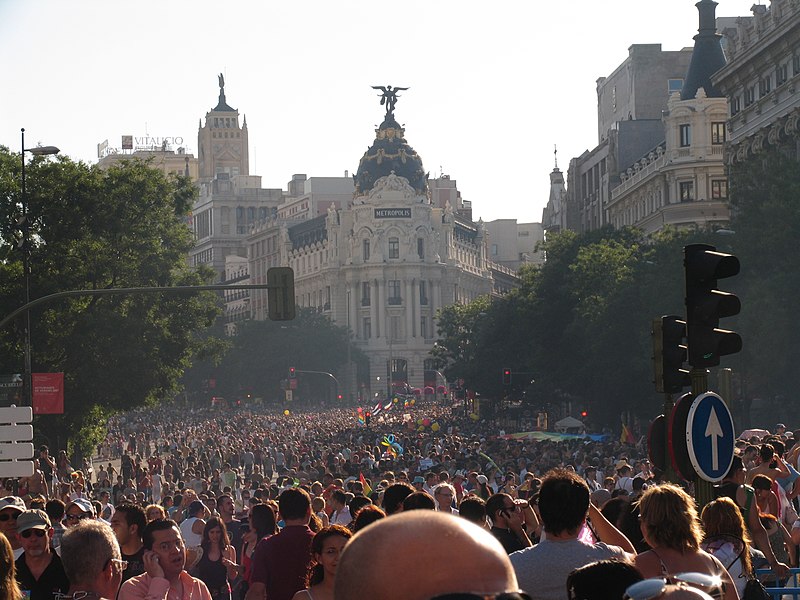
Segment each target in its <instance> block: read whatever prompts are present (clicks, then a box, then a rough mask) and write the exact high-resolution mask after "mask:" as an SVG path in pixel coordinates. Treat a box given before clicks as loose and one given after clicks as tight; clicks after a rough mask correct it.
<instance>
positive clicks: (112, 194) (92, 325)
mask: <svg viewBox="0 0 800 600" xmlns="http://www.w3.org/2000/svg"><path fill="white" fill-rule="evenodd" d="M26 172H27V186H26V188H27V196H28V204H29V213H30V215H31V217H32V221H31V233H32V235H31V239H32V245H31V250H30V253H31V254H30V256H31V258H30V262H31V298H34V299H35V298H39V297H42V296H46V295H49V294H52V293H55V292H58V291H64V290H80V289H100V288H122V287H144V286H159V287H171V286H178V285H199V284H202V283H207V282H208V281H210V277H211V271H210V270H208V269H204V268H199V269H194V268H189V267H188V266H187V262H186V255H187V253H188V251H189V250H190V249H191V247H192V244H193V241H192V237H191V233H190V231H189V229H188V227H187V226H186V219H187V216H188V212H189V209H190V207H191V203H192V200H193V198H194V197H195V194H196V189H195V187H194V186H193V184H192V183H191V181H190V180H188V179H187V178H184V177H173V176H169V177H168V176H166V175H164V174H163V173H162V172H161V171H159V170H157V169H153V168H151V167H149V166H148V165H147V164H145V163H143V162H141V161H133V162H124V163H122V164H120V165H119V166H114V167H112V168H110V169H108V170H103V169H101V168H99V167H97V166H88V165H86V164H85V163H80V162H79V163H76V162H73V161H71V160H69V159H68V158H64V157H59V158H58V159H57V160H42V159H34V160H33V161H31V163H30V164H29V166H28V167H27V169H26ZM18 181H19V156H18V155H13V154H11V153H9V151H8V150H7V149H6V148H1V147H0V198H2V201H0V206H1V207H2V208H0V210H2V213H0V256H3V257H5V259H4V260H3V262H2V263H0V281H2V283H0V312H2V314H8V313H9V312H10V311H11V310H13V309H15V308H17V307H19V306H21V305H22V304H24V301H23V298H24V292H23V284H22V266H21V263H22V256H21V253H20V252H19V250H18V245H17V242H18V239H19V233H18V231H17V230H18V225H17V223H18V220H19V218H20V211H21V198H20V189H19V185H18ZM218 313H219V308H218V305H217V299H216V296H215V295H214V294H210V293H204V294H191V295H188V296H180V297H179V296H174V295H166V294H165V295H155V294H148V295H113V296H103V297H92V298H88V297H77V298H70V299H66V300H59V301H58V302H54V303H51V304H47V305H43V306H41V307H37V308H34V309H33V311H32V315H31V321H32V328H31V330H32V331H31V338H32V348H33V353H32V360H33V371H34V372H57V371H63V372H64V373H65V385H64V387H65V414H64V415H63V416H57V417H56V416H54V417H49V418H44V417H43V418H39V419H38V420H37V423H36V425H37V430H38V431H39V432H41V433H45V434H46V435H47V436H48V437H49V438H50V439H51V440H53V441H54V442H55V440H56V439H57V438H61V439H66V438H69V439H70V441H71V442H72V443H80V444H81V445H82V446H83V449H84V450H87V449H89V448H91V445H92V444H93V443H95V442H96V441H97V440H96V438H95V437H93V436H91V435H90V436H89V437H87V436H86V435H84V434H85V433H87V432H90V431H93V432H94V433H95V434H96V433H97V431H98V430H97V429H93V428H94V427H95V426H96V425H97V424H98V423H99V422H101V421H102V419H103V418H104V417H105V416H107V415H108V413H109V412H111V411H114V410H119V409H123V408H124V409H129V408H131V407H135V406H140V405H142V404H145V403H152V402H156V401H158V400H160V399H162V398H164V397H169V396H171V395H173V394H174V393H175V392H176V390H177V383H178V380H179V377H180V375H181V373H182V371H183V369H184V368H185V367H186V366H187V365H188V364H189V361H190V358H191V356H192V354H193V353H195V352H200V351H201V350H202V342H201V341H200V340H198V339H197V338H196V337H195V332H196V331H198V330H200V329H202V328H204V327H207V326H209V325H210V324H211V323H212V322H213V321H214V319H215V318H216V316H217V315H218ZM21 321H22V320H21V319H20V320H18V322H17V323H15V324H14V325H13V326H12V327H10V328H9V329H7V330H6V331H1V332H0V372H4V373H13V372H21V370H22V324H21ZM43 430H44V431H43Z"/></svg>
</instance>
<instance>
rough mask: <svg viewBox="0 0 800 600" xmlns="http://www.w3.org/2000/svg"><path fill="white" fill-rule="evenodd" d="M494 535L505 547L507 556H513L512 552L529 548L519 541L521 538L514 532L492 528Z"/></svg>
mask: <svg viewBox="0 0 800 600" xmlns="http://www.w3.org/2000/svg"><path fill="white" fill-rule="evenodd" d="M492 535H493V536H494V537H496V538H497V539H498V541H499V542H500V543H501V544H502V545H503V548H504V549H505V551H506V554H511V553H512V552H516V551H517V550H522V549H524V548H526V547H527V546H525V545H524V544H523V543H522V542H520V541H519V538H518V537H517V535H516V534H515V533H514V532H513V531H510V530H508V529H502V528H500V527H492Z"/></svg>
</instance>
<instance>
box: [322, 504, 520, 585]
mask: <svg viewBox="0 0 800 600" xmlns="http://www.w3.org/2000/svg"><path fill="white" fill-rule="evenodd" d="M442 557H447V560H444V561H443V560H442ZM366 564H369V565H370V568H369V569H365V568H364V565H366ZM432 565H437V566H436V568H432ZM517 589H518V588H517V578H516V576H515V575H514V568H513V567H512V566H511V563H510V562H509V560H508V555H507V554H506V553H505V551H504V550H503V547H502V546H501V545H500V543H499V542H498V541H497V540H496V539H495V537H494V536H492V535H491V534H490V533H489V532H487V531H486V530H484V529H481V528H480V527H478V526H477V525H474V524H472V523H470V522H469V521H467V520H466V519H460V518H458V517H457V516H454V515H450V514H442V513H439V512H435V511H428V510H415V511H411V512H403V513H401V514H398V515H395V516H391V517H389V518H386V519H382V520H380V521H378V522H376V523H374V524H372V525H370V526H369V527H367V528H366V529H363V530H362V531H360V532H359V533H358V534H356V535H355V536H353V538H352V540H351V541H350V543H349V544H348V545H347V546H345V550H344V553H343V554H342V557H341V559H340V561H339V567H338V569H337V572H336V588H335V593H334V598H336V600H352V599H353V598H374V597H378V598H381V599H382V600H428V599H429V598H432V597H435V596H439V595H442V594H453V593H457V592H478V593H481V594H497V593H500V592H509V591H517Z"/></svg>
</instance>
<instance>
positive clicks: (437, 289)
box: [430, 279, 442, 331]
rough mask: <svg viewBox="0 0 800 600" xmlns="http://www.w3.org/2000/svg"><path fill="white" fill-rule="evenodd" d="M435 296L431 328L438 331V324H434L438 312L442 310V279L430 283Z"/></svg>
mask: <svg viewBox="0 0 800 600" xmlns="http://www.w3.org/2000/svg"><path fill="white" fill-rule="evenodd" d="M430 285H431V287H432V288H433V290H432V296H433V302H432V304H431V326H432V328H433V331H436V330H437V323H435V322H434V319H435V318H436V312H437V311H438V310H439V309H441V308H442V281H441V279H437V280H432V281H431V283H430Z"/></svg>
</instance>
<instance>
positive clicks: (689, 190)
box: [679, 181, 694, 202]
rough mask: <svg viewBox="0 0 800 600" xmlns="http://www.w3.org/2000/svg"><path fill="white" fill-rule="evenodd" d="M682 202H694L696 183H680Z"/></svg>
mask: <svg viewBox="0 0 800 600" xmlns="http://www.w3.org/2000/svg"><path fill="white" fill-rule="evenodd" d="M679 185H680V192H681V202H692V201H693V200H694V182H693V181H681V182H680V184H679Z"/></svg>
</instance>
